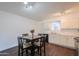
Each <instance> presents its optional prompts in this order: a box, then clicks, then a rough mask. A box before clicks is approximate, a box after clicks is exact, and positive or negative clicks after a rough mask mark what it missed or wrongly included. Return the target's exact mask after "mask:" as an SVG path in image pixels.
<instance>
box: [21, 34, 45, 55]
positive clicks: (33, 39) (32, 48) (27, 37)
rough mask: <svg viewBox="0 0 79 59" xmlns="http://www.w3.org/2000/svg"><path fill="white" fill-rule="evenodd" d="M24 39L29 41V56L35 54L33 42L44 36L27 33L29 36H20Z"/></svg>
mask: <svg viewBox="0 0 79 59" xmlns="http://www.w3.org/2000/svg"><path fill="white" fill-rule="evenodd" d="M22 38H23V39H24V40H28V41H29V42H31V45H32V46H31V56H34V55H35V48H34V46H35V44H34V42H35V41H37V40H38V39H40V40H41V38H45V36H40V35H34V36H31V35H29V36H24V37H22ZM45 54H46V53H45V39H44V56H45Z"/></svg>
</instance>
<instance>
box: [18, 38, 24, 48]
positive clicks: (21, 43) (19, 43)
mask: <svg viewBox="0 0 79 59" xmlns="http://www.w3.org/2000/svg"><path fill="white" fill-rule="evenodd" d="M18 47H19V48H23V39H22V37H18Z"/></svg>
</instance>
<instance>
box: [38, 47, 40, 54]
mask: <svg viewBox="0 0 79 59" xmlns="http://www.w3.org/2000/svg"><path fill="white" fill-rule="evenodd" d="M39 53H40V52H39V47H38V55H39Z"/></svg>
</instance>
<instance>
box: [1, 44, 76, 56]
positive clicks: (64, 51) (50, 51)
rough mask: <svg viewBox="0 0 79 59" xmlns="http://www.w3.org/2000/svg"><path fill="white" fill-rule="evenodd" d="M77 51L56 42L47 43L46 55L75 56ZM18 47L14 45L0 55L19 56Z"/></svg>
mask: <svg viewBox="0 0 79 59" xmlns="http://www.w3.org/2000/svg"><path fill="white" fill-rule="evenodd" d="M75 53H76V51H75V50H73V49H68V48H64V47H61V46H58V45H54V44H46V56H75ZM17 55H18V47H13V48H10V49H7V50H4V51H1V52H0V56H17Z"/></svg>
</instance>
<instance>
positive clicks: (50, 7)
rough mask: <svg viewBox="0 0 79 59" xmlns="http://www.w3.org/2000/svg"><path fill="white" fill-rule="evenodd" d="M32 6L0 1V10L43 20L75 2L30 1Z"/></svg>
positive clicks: (70, 6)
mask: <svg viewBox="0 0 79 59" xmlns="http://www.w3.org/2000/svg"><path fill="white" fill-rule="evenodd" d="M30 3H31V4H33V8H25V5H24V3H23V2H0V10H2V11H6V12H10V13H13V14H17V15H20V16H23V17H26V18H29V19H33V20H44V19H46V18H48V17H49V16H50V15H51V14H54V13H57V12H64V11H65V10H67V9H69V8H72V7H73V6H75V5H79V3H77V2H30Z"/></svg>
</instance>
